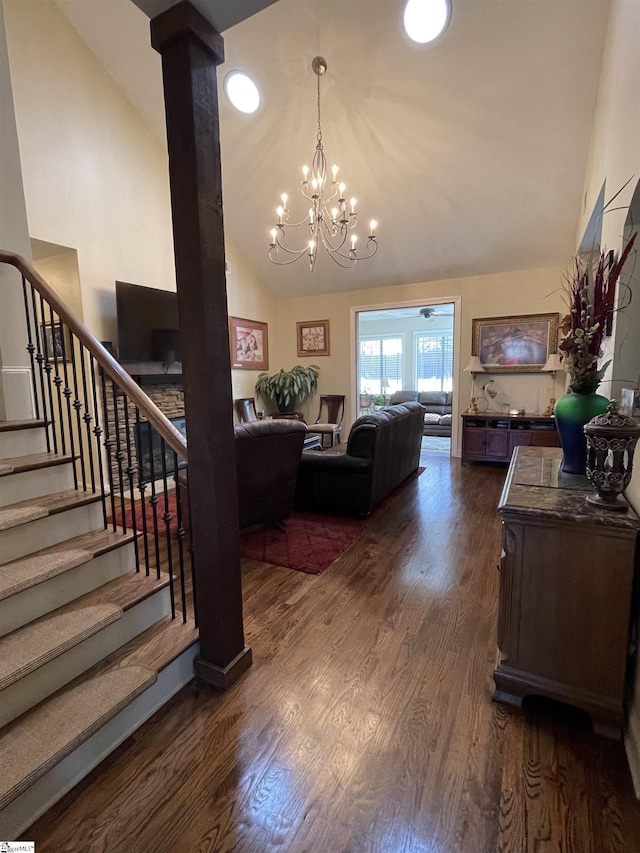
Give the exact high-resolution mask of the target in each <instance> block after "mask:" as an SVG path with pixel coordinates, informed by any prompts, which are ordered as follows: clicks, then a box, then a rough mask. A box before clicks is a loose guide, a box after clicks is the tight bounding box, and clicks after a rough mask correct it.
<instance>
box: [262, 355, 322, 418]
mask: <svg viewBox="0 0 640 853" xmlns="http://www.w3.org/2000/svg"><path fill="white" fill-rule="evenodd" d="M319 372H320V368H319V367H318V365H317V364H310V365H309V366H308V367H303V366H302V365H301V364H296V365H295V367H292V368H291V370H284V369H282V370H280V371H279V372H278V373H274V374H272V375H271V376H270V375H269V374H268V373H260V374H259V375H258V381H257V382H256V394H259V395H260V396H261V397H262V398H263V399H264V400H274V401H275V403H276V405H277V406H278V411H279V412H281V413H283V414H284V413H287V412H293V410H294V407H295V405H296V402H299V403H304V401H305V400H306V399H307V397H310V396H311V395H312V394H313V392H314V391H315V390H316V388H317V387H318V373H319Z"/></svg>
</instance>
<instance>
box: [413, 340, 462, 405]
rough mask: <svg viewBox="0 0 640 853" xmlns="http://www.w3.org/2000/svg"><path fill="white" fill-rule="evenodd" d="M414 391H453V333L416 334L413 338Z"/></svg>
mask: <svg viewBox="0 0 640 853" xmlns="http://www.w3.org/2000/svg"><path fill="white" fill-rule="evenodd" d="M414 343H415V368H416V386H415V387H416V389H417V390H418V391H451V390H452V389H453V331H450V332H433V333H431V334H427V333H425V332H418V333H416V335H415V336H414Z"/></svg>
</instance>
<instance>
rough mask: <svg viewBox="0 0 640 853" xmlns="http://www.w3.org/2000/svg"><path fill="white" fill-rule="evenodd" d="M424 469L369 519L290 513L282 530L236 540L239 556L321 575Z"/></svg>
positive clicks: (392, 493)
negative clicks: (240, 551) (240, 553)
mask: <svg viewBox="0 0 640 853" xmlns="http://www.w3.org/2000/svg"><path fill="white" fill-rule="evenodd" d="M423 471H424V468H418V470H417V471H415V473H413V474H411V476H409V477H407V479H406V480H405V481H404V482H403V483H401V484H400V485H399V486H398V488H397V489H395V490H394V491H393V492H391V494H390V495H389V496H388V497H387V498H385V500H384V501H383V502H382V503H381V504H380V506H378V507H377V508H376V509H375V510H374V511H373V513H372V514H371V515H370V516H369V518H365V519H359V518H351V517H349V516H343V515H320V514H319V513H314V512H297V511H296V510H294V511H293V512H292V513H291V515H290V516H289V518H287V520H286V521H285V522H284V530H275V529H273V528H267V529H265V530H257V531H256V532H255V533H248V534H246V535H245V536H241V537H240V548H241V549H242V556H243V557H246V558H248V559H250V560H260V561H261V562H263V563H273V564H274V565H276V566H284V567H285V568H287V569H295V570H296V571H298V572H305V573H306V574H308V575H321V574H322V572H324V571H325V570H326V569H328V568H329V566H330V565H331V564H332V563H333V562H334V560H337V558H338V557H339V556H340V554H342V553H344V551H346V550H347V548H348V547H349V546H350V545H351V544H352V543H353V542H355V540H356V539H357V538H358V536H360V534H361V533H362V531H363V530H364V529H365V527H366V526H367V525H368V524H369V522H370V521H371V520H372V519H373V518H375V517H376V515H377V514H378V513H380V512H382V510H383V509H384V507H385V506H386V505H387V504H388V503H389V501H390V500H392V499H393V498H394V497H395V496H396V495H397V494H399V492H401V491H402V490H403V489H405V488H406V487H407V486H408V485H409V483H411V482H413V481H414V480H416V479H417V478H418V477H419V476H420V474H422V472H423Z"/></svg>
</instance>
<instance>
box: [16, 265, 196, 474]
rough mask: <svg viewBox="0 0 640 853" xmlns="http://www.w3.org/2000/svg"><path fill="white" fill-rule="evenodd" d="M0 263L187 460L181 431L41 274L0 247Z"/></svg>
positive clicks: (185, 444) (181, 457)
mask: <svg viewBox="0 0 640 853" xmlns="http://www.w3.org/2000/svg"><path fill="white" fill-rule="evenodd" d="M0 263H3V264H10V265H11V266H14V267H15V268H16V269H17V270H19V271H20V273H21V274H22V275H23V276H24V277H25V278H26V279H27V281H29V282H30V283H31V284H32V285H33V287H34V288H35V289H36V290H37V291H38V293H39V294H40V295H41V296H42V298H43V299H45V300H46V302H48V304H49V305H51V307H52V308H53V309H54V311H55V312H56V314H57V315H58V316H59V317H60V319H61V320H62V321H63V322H64V323H65V324H66V325H67V326H68V327H69V329H71V331H72V332H73V333H74V335H75V336H76V337H77V338H78V340H79V341H80V342H81V343H82V344H83V345H84V346H85V347H86V348H87V349H88V350H89V352H90V353H91V355H92V356H93V357H94V358H95V359H96V361H97V362H98V364H99V365H100V367H101V368H102V369H103V370H104V372H105V373H107V374H108V375H109V376H110V377H111V379H112V380H113V381H114V382H115V384H116V385H117V386H118V388H120V390H121V391H123V392H124V393H125V394H126V396H127V397H128V398H129V399H131V400H132V401H133V402H134V403H135V404H136V406H137V407H138V408H139V409H140V411H141V412H142V413H143V414H144V415H145V417H146V418H147V420H148V421H149V423H150V424H151V425H152V426H153V427H154V429H156V430H157V431H158V433H159V434H160V435H161V436H162V438H164V440H165V441H166V442H167V444H168V445H169V447H170V448H171V449H172V450H174V451H175V452H176V453H177V454H178V456H179V457H180V459H184V460H185V462H186V460H187V442H186V441H185V439H184V437H183V436H182V433H181V432H180V431H179V430H177V429H176V428H175V427H174V425H173V424H172V423H171V421H170V420H169V419H168V418H167V417H166V415H163V414H162V412H161V411H160V409H159V408H158V407H157V406H156V404H155V403H154V402H153V401H152V400H150V399H149V397H147V395H146V394H145V393H144V391H143V390H142V388H140V386H139V385H138V384H137V382H134V381H133V379H132V378H131V377H130V376H129V374H128V373H127V372H126V371H125V370H124V369H123V367H122V365H121V364H120V363H119V362H117V361H116V360H115V358H114V357H113V356H112V355H111V353H109V352H107V350H106V349H105V348H104V347H103V346H102V344H101V343H100V341H99V340H98V339H97V338H96V337H95V335H94V334H93V333H92V332H90V331H89V329H88V328H87V327H86V326H85V325H84V323H83V322H82V320H80V319H78V317H76V315H75V314H74V313H73V312H72V311H70V310H69V308H68V307H67V306H66V305H65V304H64V302H63V301H62V300H61V299H60V297H59V296H58V294H57V293H56V292H55V291H54V290H53V289H52V288H51V287H50V286H49V285H48V284H47V282H46V281H45V280H44V279H43V278H42V276H41V275H40V274H39V273H38V272H37V270H35V269H34V268H33V267H32V266H31V264H29V263H28V262H27V261H26V260H25V259H24V258H23V257H22V255H18V254H16V253H15V252H6V251H3V250H2V249H0Z"/></svg>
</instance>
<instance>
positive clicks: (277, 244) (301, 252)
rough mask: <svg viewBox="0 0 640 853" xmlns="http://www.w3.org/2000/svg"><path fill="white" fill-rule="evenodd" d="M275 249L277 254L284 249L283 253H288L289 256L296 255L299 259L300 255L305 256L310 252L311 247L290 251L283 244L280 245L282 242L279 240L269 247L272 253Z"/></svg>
mask: <svg viewBox="0 0 640 853" xmlns="http://www.w3.org/2000/svg"><path fill="white" fill-rule="evenodd" d="M273 249H275V250H276V254H277V253H278V251H279V250H280V249H282V251H283V252H286V253H287V255H296V256H297V257H300V255H304V253H305V252H308V251H309V246H308V245H307V246H303V247H302V249H288V248H287V247H286V246H284V245H283V244H282V243H280V241H279V240H276V242H275V243H272V244H271V245H270V246H269V251H270V252H271V251H272V250H273Z"/></svg>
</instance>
